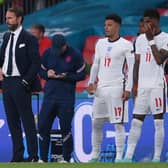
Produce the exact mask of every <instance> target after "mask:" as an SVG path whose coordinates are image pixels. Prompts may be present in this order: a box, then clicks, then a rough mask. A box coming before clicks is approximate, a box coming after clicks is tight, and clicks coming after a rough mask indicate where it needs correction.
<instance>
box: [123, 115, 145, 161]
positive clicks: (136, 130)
mask: <svg viewBox="0 0 168 168" xmlns="http://www.w3.org/2000/svg"><path fill="white" fill-rule="evenodd" d="M142 124H143V122H142V121H140V120H138V119H135V118H134V119H133V120H132V123H131V129H130V133H129V136H128V146H127V152H126V155H125V158H126V159H132V158H133V155H134V151H135V147H136V144H137V142H138V139H139V137H140V135H141V128H142Z"/></svg>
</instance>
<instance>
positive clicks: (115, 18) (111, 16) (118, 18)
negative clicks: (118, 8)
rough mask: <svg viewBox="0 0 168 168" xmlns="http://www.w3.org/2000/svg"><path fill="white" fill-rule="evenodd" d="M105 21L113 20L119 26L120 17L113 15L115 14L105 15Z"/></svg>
mask: <svg viewBox="0 0 168 168" xmlns="http://www.w3.org/2000/svg"><path fill="white" fill-rule="evenodd" d="M105 19H106V20H109V19H110V20H114V21H115V22H117V23H118V24H120V25H121V22H122V20H121V17H120V16H119V15H117V14H115V13H112V14H109V15H107V16H106V18H105Z"/></svg>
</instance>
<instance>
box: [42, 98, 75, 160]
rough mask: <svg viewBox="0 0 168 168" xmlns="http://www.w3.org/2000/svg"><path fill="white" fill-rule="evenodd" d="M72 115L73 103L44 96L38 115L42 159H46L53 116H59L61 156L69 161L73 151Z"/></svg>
mask: <svg viewBox="0 0 168 168" xmlns="http://www.w3.org/2000/svg"><path fill="white" fill-rule="evenodd" d="M73 115H74V104H73V103H69V102H65V101H64V102H56V101H55V100H53V99H51V100H48V99H47V98H45V97H44V101H43V104H42V108H41V112H40V116H39V133H40V157H41V159H42V160H43V161H46V162H47V161H48V151H49V143H50V131H51V128H52V125H53V122H54V119H55V117H56V116H57V117H58V118H59V123H60V128H61V133H62V137H63V157H64V160H66V161H70V158H71V153H72V151H73V138H72V134H71V122H72V118H73Z"/></svg>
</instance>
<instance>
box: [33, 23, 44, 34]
mask: <svg viewBox="0 0 168 168" xmlns="http://www.w3.org/2000/svg"><path fill="white" fill-rule="evenodd" d="M31 28H34V29H38V30H40V32H42V33H45V27H44V26H43V25H42V24H34V25H32V26H31Z"/></svg>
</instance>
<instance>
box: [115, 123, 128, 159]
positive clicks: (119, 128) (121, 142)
mask: <svg viewBox="0 0 168 168" xmlns="http://www.w3.org/2000/svg"><path fill="white" fill-rule="evenodd" d="M114 127H115V143H116V160H121V159H122V156H123V152H124V146H125V137H126V136H125V128H124V125H123V124H114Z"/></svg>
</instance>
